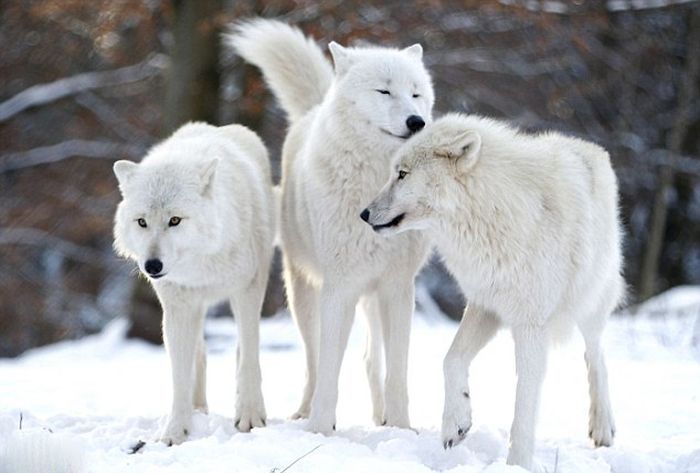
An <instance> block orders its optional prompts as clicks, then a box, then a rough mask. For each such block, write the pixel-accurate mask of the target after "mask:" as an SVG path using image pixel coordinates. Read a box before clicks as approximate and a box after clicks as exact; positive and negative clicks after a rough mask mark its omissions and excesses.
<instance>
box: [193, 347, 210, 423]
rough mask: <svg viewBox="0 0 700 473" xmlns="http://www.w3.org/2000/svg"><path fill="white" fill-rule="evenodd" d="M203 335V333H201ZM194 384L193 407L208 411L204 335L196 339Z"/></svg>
mask: <svg viewBox="0 0 700 473" xmlns="http://www.w3.org/2000/svg"><path fill="white" fill-rule="evenodd" d="M202 335H204V334H202ZM194 362H195V386H194V404H193V406H194V408H195V409H196V410H198V411H201V412H204V413H205V414H206V413H208V412H209V406H208V404H207V348H206V345H205V343H204V336H202V337H200V338H199V340H198V341H197V348H196V354H195V361H194Z"/></svg>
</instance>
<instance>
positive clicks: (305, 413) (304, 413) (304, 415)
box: [289, 409, 309, 420]
mask: <svg viewBox="0 0 700 473" xmlns="http://www.w3.org/2000/svg"><path fill="white" fill-rule="evenodd" d="M289 418H290V419H291V420H299V419H308V418H309V410H308V409H299V410H298V411H296V412H295V413H294V414H292V415H291V416H289Z"/></svg>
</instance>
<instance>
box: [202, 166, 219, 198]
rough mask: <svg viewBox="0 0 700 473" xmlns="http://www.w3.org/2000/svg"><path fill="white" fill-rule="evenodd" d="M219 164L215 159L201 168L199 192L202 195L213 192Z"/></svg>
mask: <svg viewBox="0 0 700 473" xmlns="http://www.w3.org/2000/svg"><path fill="white" fill-rule="evenodd" d="M218 164H219V159H218V158H214V159H212V160H210V161H207V162H205V163H204V164H201V165H200V166H199V180H200V188H199V192H200V193H201V194H202V195H209V193H210V192H211V188H212V183H213V182H214V175H215V174H216V166H217V165H218Z"/></svg>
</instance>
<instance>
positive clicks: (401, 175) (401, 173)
mask: <svg viewBox="0 0 700 473" xmlns="http://www.w3.org/2000/svg"><path fill="white" fill-rule="evenodd" d="M406 174H408V173H407V172H406V171H403V170H402V171H399V181H400V180H401V179H403V178H404V177H406Z"/></svg>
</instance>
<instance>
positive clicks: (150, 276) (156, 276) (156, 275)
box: [148, 273, 167, 279]
mask: <svg viewBox="0 0 700 473" xmlns="http://www.w3.org/2000/svg"><path fill="white" fill-rule="evenodd" d="M166 274H167V273H160V274H149V275H148V277H149V278H151V279H160V278H162V277H163V276H165V275H166Z"/></svg>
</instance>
